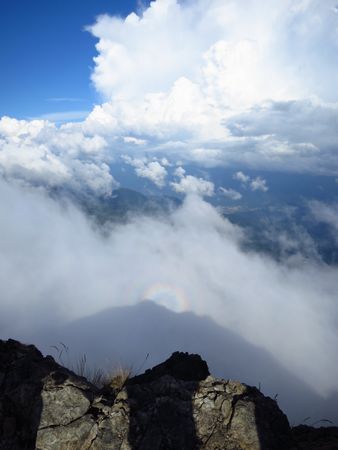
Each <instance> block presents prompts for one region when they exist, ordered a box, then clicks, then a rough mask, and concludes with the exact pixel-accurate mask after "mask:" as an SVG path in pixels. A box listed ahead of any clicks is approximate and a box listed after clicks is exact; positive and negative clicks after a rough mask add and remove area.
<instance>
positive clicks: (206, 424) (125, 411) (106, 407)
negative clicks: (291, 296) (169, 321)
mask: <svg viewBox="0 0 338 450" xmlns="http://www.w3.org/2000/svg"><path fill="white" fill-rule="evenodd" d="M112 386H115V387H109V386H108V385H107V386H106V387H105V388H103V389H101V390H100V389H98V388H96V387H95V386H93V385H92V384H90V383H89V382H88V381H86V380H85V379H84V378H82V377H79V376H77V375H75V374H74V373H73V372H71V371H69V370H67V369H65V368H64V367H62V366H60V365H59V364H57V363H56V362H55V361H54V360H53V358H52V357H50V356H47V357H43V356H42V355H41V353H40V352H39V351H38V350H37V349H36V348H35V347H33V346H26V345H23V344H20V343H19V342H16V341H13V340H9V341H6V342H5V341H0V449H2V450H5V449H6V450H7V449H8V450H9V449H11V450H19V449H20V450H23V449H24V450H25V449H26V450H29V449H41V450H65V449H79V450H84V449H93V450H103V449H121V450H134V449H140V450H189V449H191V450H193V449H208V450H211V449H213V450H216V449H217V450H222V449H224V450H226V449H229V450H260V449H262V450H263V449H266V450H278V449H280V450H288V449H293V448H294V449H296V448H297V446H296V445H295V444H294V441H293V436H292V433H291V430H290V428H289V424H288V421H287V418H286V416H285V415H284V414H283V413H282V412H281V411H280V409H279V408H278V406H277V404H276V402H275V401H274V400H272V399H270V398H267V397H264V396H263V395H262V394H261V393H260V392H259V391H258V390H257V389H256V388H253V387H249V386H246V385H244V384H241V383H239V382H236V381H224V380H220V379H216V378H213V377H211V376H210V375H209V370H208V367H207V364H206V363H205V362H204V361H203V360H202V359H201V358H200V357H199V356H198V355H188V354H184V353H174V354H173V355H172V356H171V358H169V359H168V360H167V361H166V362H164V363H162V364H160V365H158V366H156V367H154V368H153V369H151V370H148V371H147V372H145V374H143V375H140V376H137V377H134V378H131V379H129V380H127V381H126V382H125V383H124V384H123V385H121V386H119V387H116V385H114V383H113V384H112Z"/></svg>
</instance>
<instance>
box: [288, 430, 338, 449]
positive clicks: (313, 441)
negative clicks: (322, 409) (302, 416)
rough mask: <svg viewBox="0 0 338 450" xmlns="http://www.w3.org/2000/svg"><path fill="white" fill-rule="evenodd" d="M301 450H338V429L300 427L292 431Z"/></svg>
mask: <svg viewBox="0 0 338 450" xmlns="http://www.w3.org/2000/svg"><path fill="white" fill-rule="evenodd" d="M292 433H293V435H294V438H295V440H296V441H297V443H298V447H299V450H338V427H325V428H324V427H321V428H313V427H309V426H307V425H298V426H297V427H294V428H293V430H292Z"/></svg>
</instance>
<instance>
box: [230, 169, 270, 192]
mask: <svg viewBox="0 0 338 450" xmlns="http://www.w3.org/2000/svg"><path fill="white" fill-rule="evenodd" d="M232 178H233V179H234V180H237V181H240V182H241V183H242V187H249V188H250V189H251V190H252V191H262V192H267V191H268V190H269V188H268V186H267V183H266V180H264V179H263V178H262V177H256V178H251V177H250V176H249V175H246V174H245V173H243V172H242V171H239V172H236V173H234V174H233V176H232Z"/></svg>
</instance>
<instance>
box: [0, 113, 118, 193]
mask: <svg viewBox="0 0 338 450" xmlns="http://www.w3.org/2000/svg"><path fill="white" fill-rule="evenodd" d="M106 146H107V143H106V141H105V139H104V138H103V137H101V136H98V135H95V136H90V135H85V134H84V133H83V132H82V131H81V128H80V127H77V126H76V125H70V124H66V125H64V126H62V127H60V128H57V127H56V126H55V125H54V124H53V123H51V122H48V121H44V120H33V121H26V120H17V119H13V118H9V117H2V118H1V119H0V171H1V174H2V175H3V176H5V177H6V178H7V179H13V180H18V181H22V182H23V183H26V184H31V185H42V186H45V187H47V188H53V187H63V188H69V189H71V190H75V191H84V190H88V191H90V192H93V193H95V194H96V195H109V194H110V193H111V191H112V189H113V188H114V187H116V186H117V185H118V183H117V182H116V181H115V180H114V178H113V176H112V175H111V173H110V169H109V166H108V165H107V164H106V163H105V162H104V161H102V160H101V158H100V157H99V158H98V154H101V152H102V151H104V150H105V148H106Z"/></svg>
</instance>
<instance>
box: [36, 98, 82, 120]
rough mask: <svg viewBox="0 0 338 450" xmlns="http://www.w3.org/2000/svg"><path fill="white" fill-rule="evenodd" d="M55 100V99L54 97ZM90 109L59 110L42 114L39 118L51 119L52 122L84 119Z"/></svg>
mask: <svg viewBox="0 0 338 450" xmlns="http://www.w3.org/2000/svg"><path fill="white" fill-rule="evenodd" d="M54 101H55V99H54ZM89 113H90V111H78V110H75V111H57V112H50V113H45V114H41V115H40V116H39V117H38V118H37V119H41V120H49V121H50V122H58V123H60V122H69V121H80V120H84V119H85V118H86V117H87V116H88V114H89Z"/></svg>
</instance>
